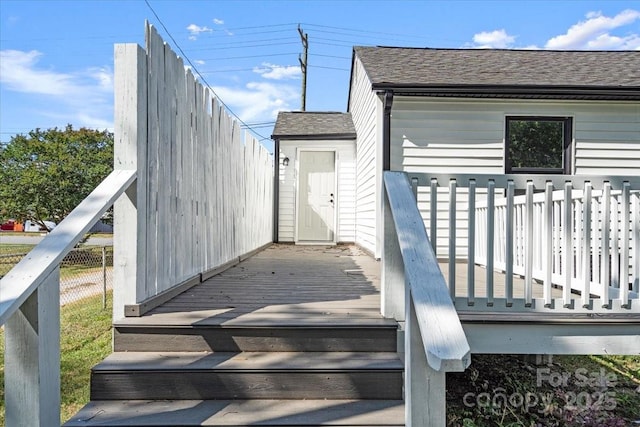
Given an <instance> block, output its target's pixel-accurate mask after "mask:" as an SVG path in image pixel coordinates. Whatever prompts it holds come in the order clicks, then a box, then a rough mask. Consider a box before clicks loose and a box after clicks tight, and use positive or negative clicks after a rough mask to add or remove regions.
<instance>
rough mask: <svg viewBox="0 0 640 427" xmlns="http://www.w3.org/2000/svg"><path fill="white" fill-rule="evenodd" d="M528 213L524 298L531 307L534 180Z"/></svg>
mask: <svg viewBox="0 0 640 427" xmlns="http://www.w3.org/2000/svg"><path fill="white" fill-rule="evenodd" d="M526 215H527V222H526V238H525V243H526V249H525V274H524V299H525V306H527V307H529V306H531V300H532V298H533V290H532V285H533V182H531V181H528V182H527V189H526Z"/></svg>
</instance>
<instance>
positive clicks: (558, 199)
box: [410, 174, 640, 312]
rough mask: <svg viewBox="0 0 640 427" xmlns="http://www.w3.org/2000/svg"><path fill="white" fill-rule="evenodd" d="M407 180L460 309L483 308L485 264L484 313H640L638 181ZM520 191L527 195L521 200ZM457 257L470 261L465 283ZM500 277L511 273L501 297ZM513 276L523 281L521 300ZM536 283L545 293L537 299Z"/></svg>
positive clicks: (414, 176)
mask: <svg viewBox="0 0 640 427" xmlns="http://www.w3.org/2000/svg"><path fill="white" fill-rule="evenodd" d="M410 177H411V179H412V181H413V183H414V186H415V187H417V188H416V190H417V191H418V193H419V194H420V195H421V196H422V200H424V198H425V195H426V198H428V200H429V202H428V209H427V211H426V213H423V216H424V217H425V218H426V222H427V227H428V230H429V237H430V239H431V242H433V245H434V249H436V248H437V249H438V250H439V255H440V256H443V257H446V258H448V259H449V261H450V262H449V263H448V268H449V275H448V276H449V283H448V286H449V292H450V294H451V297H452V298H453V299H454V300H456V301H457V302H456V306H458V305H459V304H462V305H461V307H462V306H473V305H476V306H477V305H478V304H479V303H480V299H477V298H476V297H475V293H476V290H477V288H476V280H475V274H476V273H475V265H481V266H483V267H486V275H485V277H484V286H485V289H483V293H484V294H485V297H484V298H481V300H482V302H483V303H484V305H485V309H486V310H494V309H497V306H498V305H500V306H503V307H512V306H518V307H520V308H522V307H525V308H526V307H530V308H533V309H540V308H547V309H555V310H560V309H563V310H582V309H584V310H587V311H588V310H598V311H608V312H611V311H614V312H616V311H618V312H630V311H634V312H637V311H638V304H637V302H635V303H634V304H632V300H635V301H637V300H638V292H639V287H640V177H633V176H607V177H598V176H578V175H574V176H562V175H537V176H533V177H531V176H522V175H467V174H458V175H445V174H410ZM516 190H521V191H523V192H524V195H519V196H515V193H516ZM443 230H444V232H443ZM459 230H463V233H459ZM442 234H444V235H442ZM460 234H462V236H463V238H462V239H461V237H460ZM436 241H438V242H440V246H436V244H435V242H436ZM443 242H444V245H442V243H443ZM460 243H462V245H460ZM442 246H444V248H443V247H442ZM460 246H462V251H461V250H460ZM456 258H457V259H458V260H460V259H466V260H467V275H466V279H467V280H466V283H463V284H458V283H456V262H455V260H456ZM494 270H499V271H502V272H504V281H505V283H504V294H500V295H497V294H496V292H495V291H494ZM514 275H516V276H522V277H523V278H524V288H523V291H522V293H521V294H519V295H514ZM534 283H541V284H542V286H543V298H541V299H540V300H539V301H535V298H533V292H532V289H533V286H534ZM552 287H560V288H562V298H559V299H554V298H553V297H552ZM461 293H462V294H464V295H465V296H464V297H461V296H460V294H461ZM536 303H537V304H536ZM480 305H482V304H480ZM494 305H495V306H496V308H491V307H493V306H494ZM487 307H489V308H487ZM458 308H460V307H458ZM478 309H480V308H479V307H478Z"/></svg>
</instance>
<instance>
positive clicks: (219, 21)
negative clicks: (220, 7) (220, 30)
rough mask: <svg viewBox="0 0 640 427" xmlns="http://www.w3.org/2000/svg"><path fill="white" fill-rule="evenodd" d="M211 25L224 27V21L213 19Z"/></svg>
mask: <svg viewBox="0 0 640 427" xmlns="http://www.w3.org/2000/svg"><path fill="white" fill-rule="evenodd" d="M213 23H214V24H216V25H224V21H223V20H222V19H218V18H213Z"/></svg>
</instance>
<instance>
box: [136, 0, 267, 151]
mask: <svg viewBox="0 0 640 427" xmlns="http://www.w3.org/2000/svg"><path fill="white" fill-rule="evenodd" d="M144 2H145V3H146V5H147V7H149V9H150V10H151V13H153V15H154V16H155V17H156V19H157V20H158V22H159V23H160V25H162V28H163V29H164V31H165V32H166V33H167V35H168V36H169V38H170V39H171V41H173V43H174V44H175V46H176V48H177V49H178V50H179V51H180V53H181V54H182V56H183V57H184V59H186V60H187V62H188V63H189V65H191V68H192V69H193V71H194V72H195V73H196V74H197V75H198V76H199V77H200V78H201V79H202V82H203V83H204V84H205V85H206V86H207V88H209V90H210V91H211V93H213V94H214V95H215V96H216V98H218V100H219V101H220V104H222V106H223V107H224V108H226V109H227V111H228V112H229V114H231V115H232V116H233V117H235V118H236V119H238V121H239V122H240V123H241V124H242V125H244V126H245V127H246V128H247V129H249V130H251V131H252V132H253V133H254V134H256V135H257V136H259V137H260V138H262V139H261V141H263V140H266V139H271V138H267V137H265V136H264V135H262V134H260V133H258V132H256V131H255V130H254V129H253V128H251V127H250V126H248V125H247V124H246V123H245V122H244V120H242V119H241V118H240V116H238V115H237V114H236V113H234V112H233V110H232V109H231V108H229V106H228V105H227V104H226V103H225V102H224V101H223V100H222V98H220V96H218V94H217V93H216V91H215V90H213V88H212V87H211V85H210V84H209V82H207V80H206V79H205V78H204V76H203V75H202V74H200V71H198V69H197V68H196V66H195V64H194V63H193V62H191V59H189V57H188V56H187V55H186V54H185V53H184V51H183V50H182V48H181V47H180V45H179V44H178V43H177V42H176V39H174V38H173V36H172V35H171V33H170V32H169V30H168V29H167V27H166V26H165V25H164V23H163V22H162V19H160V17H159V16H158V14H157V13H156V11H155V10H154V9H153V7H151V4H150V3H149V0H144Z"/></svg>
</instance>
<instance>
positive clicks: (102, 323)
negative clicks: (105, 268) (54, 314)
mask: <svg viewBox="0 0 640 427" xmlns="http://www.w3.org/2000/svg"><path fill="white" fill-rule="evenodd" d="M111 304H112V295H111V292H109V294H108V295H107V308H106V309H103V308H102V296H101V295H98V296H96V297H91V298H86V299H83V300H81V301H78V302H75V303H72V304H68V305H66V306H64V307H62V308H61V313H60V329H61V331H60V350H61V356H60V358H61V360H60V370H61V372H60V382H61V385H60V388H61V400H62V407H61V414H60V419H61V422H65V421H66V420H68V419H69V418H71V416H72V415H74V414H75V413H76V412H77V411H78V410H79V409H80V408H81V407H82V406H84V405H85V404H86V403H87V402H88V401H89V376H90V373H91V367H92V366H94V365H95V364H97V363H98V362H100V361H101V360H102V359H104V358H105V357H106V356H107V355H109V354H110V353H111ZM0 340H1V341H2V349H3V351H2V352H0V384H2V386H1V388H0V425H4V423H5V421H4V335H3V332H2V331H0Z"/></svg>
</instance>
